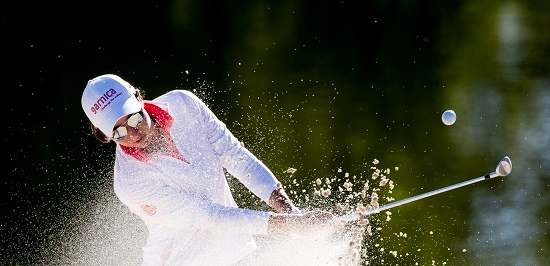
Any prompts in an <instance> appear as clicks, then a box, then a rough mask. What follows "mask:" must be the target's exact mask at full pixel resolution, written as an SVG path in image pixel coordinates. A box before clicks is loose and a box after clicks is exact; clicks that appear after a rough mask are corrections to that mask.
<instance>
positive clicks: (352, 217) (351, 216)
mask: <svg viewBox="0 0 550 266" xmlns="http://www.w3.org/2000/svg"><path fill="white" fill-rule="evenodd" d="M495 176H498V175H497V174H496V173H495V172H492V173H490V174H487V175H484V176H480V177H476V178H473V179H470V180H467V181H464V182H460V183H457V184H454V185H450V186H446V187H443V188H440V189H436V190H433V191H430V192H426V193H422V194H420V195H416V196H414V197H410V198H406V199H402V200H399V201H395V202H392V203H389V204H386V205H382V206H380V207H378V208H377V209H371V210H368V211H367V212H366V213H365V212H362V213H361V215H370V214H373V213H379V212H381V211H385V210H388V209H391V208H394V207H397V206H401V205H403V204H407V203H409V202H413V201H416V200H419V199H423V198H427V197H430V196H433V195H437V194H440V193H443V192H445V191H449V190H453V189H455V188H459V187H463V186H467V185H470V184H473V183H476V182H479V181H483V180H485V179H489V178H493V177H495ZM340 218H341V220H343V221H352V220H356V219H358V218H359V214H358V213H351V214H348V215H344V216H342V217H340Z"/></svg>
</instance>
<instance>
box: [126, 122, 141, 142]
mask: <svg viewBox="0 0 550 266" xmlns="http://www.w3.org/2000/svg"><path fill="white" fill-rule="evenodd" d="M126 131H127V132H128V137H130V139H132V141H135V140H138V139H139V138H140V134H139V132H140V131H139V129H138V128H135V127H131V126H128V125H127V126H126Z"/></svg>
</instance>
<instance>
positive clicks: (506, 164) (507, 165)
mask: <svg viewBox="0 0 550 266" xmlns="http://www.w3.org/2000/svg"><path fill="white" fill-rule="evenodd" d="M510 172H512V161H511V160H510V158H509V157H508V156H505V157H504V158H502V160H500V162H499V163H498V165H497V169H496V170H495V173H497V175H499V176H507V175H509V174H510Z"/></svg>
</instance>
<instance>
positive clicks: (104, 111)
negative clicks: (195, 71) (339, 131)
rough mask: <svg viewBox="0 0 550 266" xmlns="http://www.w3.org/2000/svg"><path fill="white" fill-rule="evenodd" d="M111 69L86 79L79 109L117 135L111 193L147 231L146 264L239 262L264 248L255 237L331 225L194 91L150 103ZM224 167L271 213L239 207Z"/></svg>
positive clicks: (104, 134)
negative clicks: (291, 192) (296, 198)
mask: <svg viewBox="0 0 550 266" xmlns="http://www.w3.org/2000/svg"><path fill="white" fill-rule="evenodd" d="M143 95H144V93H143V91H140V90H138V89H136V88H134V87H133V86H132V85H130V83H128V82H126V81H125V80H123V79H122V78H120V77H119V76H116V75H112V74H106V75H101V76H98V77H96V78H93V79H92V80H90V81H88V84H87V86H86V88H85V89H84V93H83V94H82V108H83V109H84V112H85V113H86V115H87V117H88V118H89V120H90V122H91V127H92V133H93V134H94V136H95V137H96V138H97V139H98V140H99V141H101V142H103V143H109V142H111V141H112V142H114V143H115V144H116V155H115V162H114V191H115V193H116V195H117V197H118V198H119V199H120V201H121V202H122V203H123V204H125V205H126V206H127V207H128V208H129V209H130V211H131V212H132V213H134V214H136V215H138V216H139V217H140V218H141V219H142V220H143V222H144V223H145V224H146V226H147V229H148V238H147V243H146V245H145V246H144V247H143V262H142V265H232V264H236V263H238V262H239V261H241V260H242V259H243V258H244V257H246V256H248V255H249V254H250V253H251V252H253V251H254V249H255V248H256V247H257V246H256V243H255V241H254V238H253V235H266V234H275V233H284V232H289V231H291V230H294V231H293V232H299V231H300V230H303V229H305V228H306V227H309V228H311V227H315V226H324V225H330V223H332V221H333V220H334V219H333V218H334V216H333V215H332V214H331V213H329V212H324V211H309V212H305V213H302V212H300V210H298V208H296V206H295V205H294V204H293V203H292V201H291V200H290V199H289V198H288V196H287V194H286V193H285V191H284V190H283V188H282V186H281V184H280V183H279V181H278V180H277V178H276V177H275V176H274V175H273V173H272V172H271V171H270V170H269V169H268V168H267V167H266V166H265V165H264V164H263V163H262V162H261V161H259V160H258V159H257V158H256V157H255V156H254V155H253V154H252V153H251V152H250V151H248V150H247V149H246V148H245V147H243V145H242V144H241V142H239V140H237V139H236V138H235V137H234V136H233V135H232V134H231V132H230V131H229V130H228V129H227V127H226V126H225V124H224V123H222V122H221V121H220V120H218V118H216V116H215V115H214V114H213V113H212V111H211V110H210V109H209V108H208V107H207V106H206V105H205V104H204V103H203V102H202V101H201V100H200V99H199V98H198V97H197V96H195V95H194V94H192V93H191V92H189V91H186V90H173V91H170V92H168V93H166V94H164V95H161V96H160V97H158V98H156V99H154V100H151V101H148V100H144V99H143V97H142V96H143ZM224 171H227V172H228V173H230V174H231V175H233V176H234V177H236V178H237V179H238V180H239V181H240V182H241V183H242V184H244V185H245V186H246V187H247V188H248V189H249V190H250V191H252V192H253V193H254V194H255V195H256V196H258V197H259V198H260V199H262V200H264V201H265V202H266V203H267V204H268V205H269V206H271V207H272V208H273V209H274V210H275V211H276V213H274V212H265V211H258V210H251V209H243V208H239V207H238V206H237V204H236V202H235V200H234V199H233V196H232V195H231V190H230V188H229V185H228V183H227V180H226V177H225V174H224Z"/></svg>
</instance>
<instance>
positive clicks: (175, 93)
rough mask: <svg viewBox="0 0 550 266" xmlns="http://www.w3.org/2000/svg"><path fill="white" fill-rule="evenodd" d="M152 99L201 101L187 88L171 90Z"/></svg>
mask: <svg viewBox="0 0 550 266" xmlns="http://www.w3.org/2000/svg"><path fill="white" fill-rule="evenodd" d="M154 101H166V102H172V101H187V102H202V101H201V100H200V99H199V97H197V95H195V94H194V93H192V92H190V91H188V90H172V91H169V92H167V93H165V94H163V95H161V96H159V97H157V98H156V99H155V100H154Z"/></svg>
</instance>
